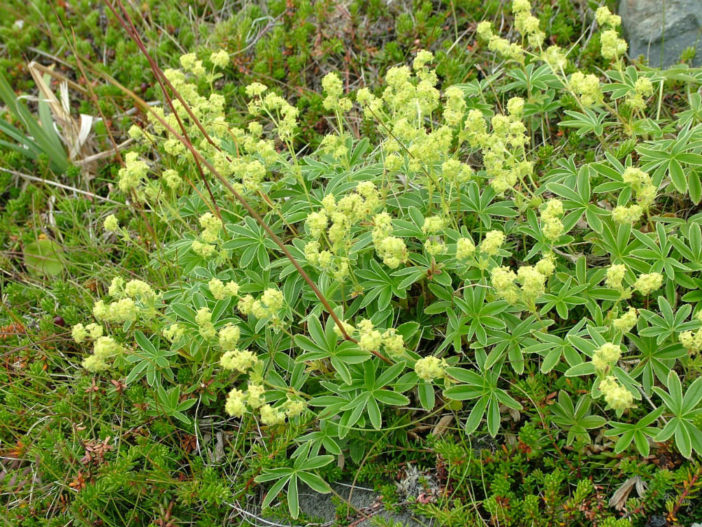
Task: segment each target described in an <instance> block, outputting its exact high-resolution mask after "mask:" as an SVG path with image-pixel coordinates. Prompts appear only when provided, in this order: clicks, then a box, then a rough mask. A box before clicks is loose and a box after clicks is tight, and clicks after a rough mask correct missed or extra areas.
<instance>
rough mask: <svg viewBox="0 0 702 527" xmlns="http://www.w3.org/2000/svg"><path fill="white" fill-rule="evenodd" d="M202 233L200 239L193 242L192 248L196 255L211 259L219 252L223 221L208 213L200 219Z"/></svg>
mask: <svg viewBox="0 0 702 527" xmlns="http://www.w3.org/2000/svg"><path fill="white" fill-rule="evenodd" d="M199 222H200V226H201V227H202V232H201V233H200V239H198V240H193V242H192V245H191V246H190V248H191V249H192V250H193V252H194V253H195V254H197V255H198V256H201V257H202V258H205V259H208V258H211V257H212V256H213V255H214V254H215V252H216V251H217V246H216V243H217V242H218V241H219V235H220V233H221V231H222V220H220V219H219V218H217V217H216V216H215V215H214V214H212V213H210V212H206V213H205V214H203V215H202V216H200V219H199Z"/></svg>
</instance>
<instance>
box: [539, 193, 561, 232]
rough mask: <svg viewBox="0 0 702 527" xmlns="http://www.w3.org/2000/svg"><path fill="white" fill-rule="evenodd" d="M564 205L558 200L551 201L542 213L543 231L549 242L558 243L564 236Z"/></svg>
mask: <svg viewBox="0 0 702 527" xmlns="http://www.w3.org/2000/svg"><path fill="white" fill-rule="evenodd" d="M561 216H563V203H562V202H561V201H560V200H558V199H550V200H548V201H547V202H546V206H545V207H544V208H543V210H542V211H541V229H542V230H543V233H544V236H545V237H546V239H547V240H550V241H552V242H553V241H556V240H557V239H558V238H560V237H561V235H562V234H563V229H564V227H563V223H562V222H561Z"/></svg>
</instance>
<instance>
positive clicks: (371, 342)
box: [357, 319, 383, 351]
mask: <svg viewBox="0 0 702 527" xmlns="http://www.w3.org/2000/svg"><path fill="white" fill-rule="evenodd" d="M357 326H358V334H359V339H358V347H359V348H361V349H362V350H363V351H377V350H379V349H380V346H381V345H382V344H383V334H382V333H381V332H380V331H378V330H377V329H375V326H374V325H373V322H371V321H370V320H368V319H363V320H361V321H360V322H359V323H358V324H357Z"/></svg>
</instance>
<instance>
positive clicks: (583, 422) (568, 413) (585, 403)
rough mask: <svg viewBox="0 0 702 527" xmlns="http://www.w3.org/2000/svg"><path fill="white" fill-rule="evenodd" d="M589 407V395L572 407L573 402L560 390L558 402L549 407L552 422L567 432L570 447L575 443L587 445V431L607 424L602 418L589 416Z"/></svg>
mask: <svg viewBox="0 0 702 527" xmlns="http://www.w3.org/2000/svg"><path fill="white" fill-rule="evenodd" d="M591 406H592V399H591V398H590V396H589V395H583V396H581V397H580V398H579V399H578V402H577V403H576V404H575V405H573V401H572V400H571V398H570V396H569V395H568V394H567V393H566V392H565V391H563V390H561V391H560V392H559V393H558V401H557V402H556V404H554V405H552V406H551V407H550V411H551V413H552V414H553V422H554V423H556V424H557V425H558V426H559V427H561V428H563V429H564V430H567V431H568V437H567V439H566V444H567V445H569V446H570V445H572V444H573V443H574V442H575V441H578V442H581V443H588V442H589V441H590V435H589V433H588V430H590V429H593V428H600V427H601V426H603V425H604V424H605V423H606V422H607V420H606V419H605V418H604V417H602V416H599V415H591V414H590V407H591Z"/></svg>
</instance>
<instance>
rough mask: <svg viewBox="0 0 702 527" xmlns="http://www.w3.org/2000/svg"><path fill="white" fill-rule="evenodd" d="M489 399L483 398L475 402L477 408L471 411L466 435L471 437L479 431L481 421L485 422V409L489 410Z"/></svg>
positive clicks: (467, 420)
mask: <svg viewBox="0 0 702 527" xmlns="http://www.w3.org/2000/svg"><path fill="white" fill-rule="evenodd" d="M489 400H490V398H489V397H487V396H486V397H481V398H480V399H478V400H477V401H476V402H475V406H473V409H472V410H471V411H470V414H469V415H468V419H466V427H465V431H466V434H468V435H470V434H472V433H473V432H475V431H476V430H477V429H478V426H480V421H482V420H483V415H485V408H487V405H488V401H489Z"/></svg>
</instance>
